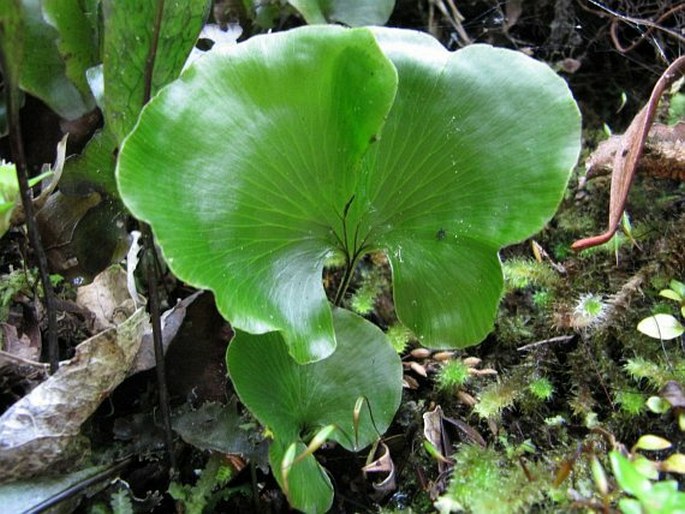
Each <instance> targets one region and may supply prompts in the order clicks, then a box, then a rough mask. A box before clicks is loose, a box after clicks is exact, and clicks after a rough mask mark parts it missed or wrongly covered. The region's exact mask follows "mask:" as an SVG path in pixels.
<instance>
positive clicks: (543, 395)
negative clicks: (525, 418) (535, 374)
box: [528, 377, 554, 400]
mask: <svg viewBox="0 0 685 514" xmlns="http://www.w3.org/2000/svg"><path fill="white" fill-rule="evenodd" d="M528 390H529V391H530V392H531V393H532V395H533V396H534V397H535V398H537V399H538V400H549V399H551V398H552V396H553V395H554V386H553V385H552V382H550V381H549V379H547V378H545V377H542V378H538V379H536V380H533V381H532V382H531V383H530V384H529V385H528Z"/></svg>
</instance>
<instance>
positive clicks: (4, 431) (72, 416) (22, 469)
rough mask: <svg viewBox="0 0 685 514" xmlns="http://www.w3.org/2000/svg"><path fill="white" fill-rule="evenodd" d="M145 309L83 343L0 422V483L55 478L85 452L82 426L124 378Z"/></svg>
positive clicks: (144, 325) (137, 344) (143, 323)
mask: <svg viewBox="0 0 685 514" xmlns="http://www.w3.org/2000/svg"><path fill="white" fill-rule="evenodd" d="M148 325H149V323H148V316H147V314H146V313H145V310H144V309H143V308H140V309H138V310H137V311H135V312H134V313H133V314H132V315H131V316H130V317H129V318H128V319H127V320H126V321H124V322H123V323H121V324H120V325H119V326H118V327H116V328H111V329H108V330H105V331H104V332H101V333H100V334H97V335H95V336H93V337H91V338H90V339H88V340H86V341H84V342H83V343H81V344H80V345H79V346H77V347H76V354H75V355H74V358H72V359H70V360H69V361H66V362H65V363H63V365H62V366H61V367H60V368H59V370H58V371H57V372H56V373H55V374H54V375H52V376H51V377H50V378H48V379H47V380H46V381H45V382H43V383H42V384H40V385H39V386H38V387H36V388H35V389H34V390H33V391H31V393H29V394H28V395H26V396H25V397H24V398H22V399H21V400H19V401H18V402H16V403H15V404H14V405H12V406H11V407H10V408H9V409H8V410H7V411H6V412H5V413H4V414H3V415H2V417H0V482H5V481H10V480H16V479H20V478H28V477H31V476H34V475H38V474H41V473H48V472H58V471H61V470H62V469H63V468H64V467H67V466H70V465H72V464H74V463H75V462H76V461H78V460H79V458H81V457H83V455H84V454H85V453H86V452H87V447H88V443H87V440H86V439H85V438H84V437H83V436H81V435H80V429H81V425H82V424H83V422H84V421H85V420H86V419H87V418H88V417H89V416H90V415H91V414H92V413H93V412H95V409H97V407H98V406H99V405H100V404H101V403H102V401H103V400H104V399H105V398H107V396H108V395H109V394H110V393H111V392H112V390H114V388H116V387H117V386H118V385H119V384H120V383H121V381H122V380H123V379H124V378H125V377H126V373H127V371H128V369H129V368H130V367H131V362H132V361H133V359H134V357H135V355H136V353H137V352H138V349H139V347H140V342H141V339H142V336H143V333H144V332H145V330H146V329H147V327H148Z"/></svg>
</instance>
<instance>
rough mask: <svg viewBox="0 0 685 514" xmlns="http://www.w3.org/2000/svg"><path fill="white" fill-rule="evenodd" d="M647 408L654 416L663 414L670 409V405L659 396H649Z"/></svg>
mask: <svg viewBox="0 0 685 514" xmlns="http://www.w3.org/2000/svg"><path fill="white" fill-rule="evenodd" d="M647 408H648V409H649V410H650V411H652V412H653V413H655V414H664V413H665V412H668V411H669V410H670V409H671V404H670V403H668V402H667V401H666V400H664V399H663V398H661V397H660V396H650V397H649V398H648V399H647Z"/></svg>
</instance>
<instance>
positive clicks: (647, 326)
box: [637, 314, 685, 341]
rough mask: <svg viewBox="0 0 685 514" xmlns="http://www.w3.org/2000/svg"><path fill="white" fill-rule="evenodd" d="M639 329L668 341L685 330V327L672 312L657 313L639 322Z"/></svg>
mask: <svg viewBox="0 0 685 514" xmlns="http://www.w3.org/2000/svg"><path fill="white" fill-rule="evenodd" d="M637 329H638V330H639V331H640V332H642V333H643V334H645V335H646V336H649V337H651V338H654V339H661V340H664V341H667V340H669V339H675V338H676V337H679V336H680V335H681V334H683V332H685V327H683V325H682V324H681V323H680V322H679V321H678V320H677V319H676V318H674V317H673V316H671V315H670V314H655V315H653V316H650V317H648V318H645V319H643V320H642V321H640V323H638V325H637Z"/></svg>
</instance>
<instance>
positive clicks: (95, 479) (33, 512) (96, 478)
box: [24, 457, 133, 514]
mask: <svg viewBox="0 0 685 514" xmlns="http://www.w3.org/2000/svg"><path fill="white" fill-rule="evenodd" d="M132 460H133V458H132V457H125V458H124V459H123V460H121V461H119V462H116V463H114V464H112V465H111V466H110V467H108V468H106V469H104V470H103V471H100V472H99V473H96V474H95V475H93V476H92V477H89V478H87V479H85V480H83V481H82V482H78V483H76V484H74V485H72V486H70V487H68V488H67V489H65V490H63V491H60V492H59V493H57V494H55V495H54V496H51V497H50V498H48V499H46V500H45V501H43V502H41V503H39V504H38V505H34V506H32V507H30V508H29V509H28V510H26V511H24V514H38V513H40V512H46V511H47V510H48V509H50V508H51V507H55V506H57V505H59V504H60V503H62V502H64V501H66V500H68V499H70V498H74V497H75V496H77V495H78V494H81V493H84V492H85V491H86V490H87V489H88V488H89V487H91V486H92V485H94V484H98V483H101V482H104V481H105V480H109V479H110V478H111V477H112V475H114V474H116V473H119V472H120V471H121V470H123V469H125V468H126V467H127V466H128V465H129V464H130V463H131V461H132Z"/></svg>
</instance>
